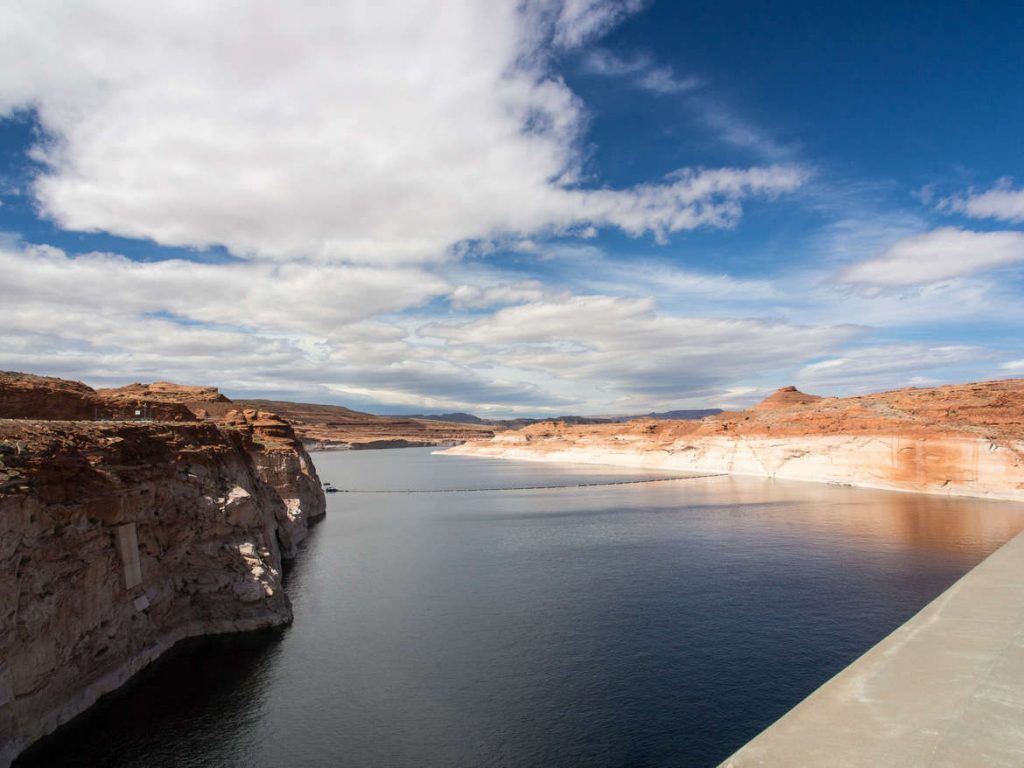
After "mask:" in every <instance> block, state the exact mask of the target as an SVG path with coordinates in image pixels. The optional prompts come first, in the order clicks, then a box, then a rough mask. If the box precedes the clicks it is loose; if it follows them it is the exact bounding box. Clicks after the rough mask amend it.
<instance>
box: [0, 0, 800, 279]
mask: <svg viewBox="0 0 1024 768" xmlns="http://www.w3.org/2000/svg"><path fill="white" fill-rule="evenodd" d="M637 7H639V6H638V4H637V3H613V2H607V1H603V2H599V1H596V0H589V1H588V0H566V1H565V2H562V3H557V2H553V1H549V2H535V3H526V4H523V3H520V2H515V1H514V0H493V2H491V1H489V2H479V1H474V0H453V1H452V2H448V3H445V6H444V11H443V12H439V11H438V7H437V5H436V3H433V2H428V0H402V2H398V0H390V1H388V0H384V1H382V2H373V3H369V2H354V3H327V4H321V3H279V2H271V1H270V0H262V1H261V2H256V3H255V4H249V5H238V4H237V3H228V2H176V3H159V4H158V3H147V2H139V3H124V2H120V3H118V2H109V1H107V2H105V1H104V0H94V1H93V2H83V3H75V4H72V5H68V4H66V3H58V2H57V1H56V0H39V2H33V3H20V4H7V5H5V6H3V7H2V9H0V30H2V31H0V71H3V72H4V73H5V77H4V78H3V79H2V80H0V115H2V114H3V113H5V112H6V113H10V112H11V111H12V110H15V109H18V108H24V107H33V108H35V110H36V111H37V114H38V117H39V120H40V121H41V123H42V125H43V127H44V128H45V129H46V130H47V131H48V132H49V133H50V135H51V136H52V141H48V142H44V143H41V144H40V145H39V146H37V147H36V150H35V155H36V158H37V159H38V160H39V161H41V162H42V163H43V164H44V167H45V169H46V170H45V172H44V173H43V174H42V175H41V176H40V177H39V178H38V179H37V180H36V182H35V185H34V194H35V196H36V197H37V199H38V201H39V203H40V205H41V207H42V210H43V211H44V212H45V213H46V214H48V215H49V216H51V217H53V218H54V219H55V220H56V221H57V222H58V223H59V224H60V225H61V226H63V227H64V228H66V229H72V230H82V231H104V232H110V233H113V234H118V235H124V236H129V237H136V238H152V239H153V240H156V241H157V242H159V243H163V244H169V245H179V246H198V247H203V246H208V245H213V244H222V245H224V246H226V247H228V248H229V249H230V250H231V251H232V252H233V253H235V254H236V255H240V256H246V257H247V256H250V255H255V256H261V257H271V258H284V259H293V258H319V259H328V260H331V259H344V260H348V261H360V262H371V263H372V262H381V261H387V262H392V263H393V262H396V261H403V260H404V261H410V260H425V259H426V260H430V259H432V260H436V259H441V258H444V256H445V254H446V253H447V252H448V249H449V248H450V247H451V246H452V245H453V244H455V243H458V242H460V241H463V240H466V239H476V238H486V237H490V236H493V235H496V234H502V233H511V234H523V235H528V234H529V233H533V232H543V231H551V230H555V231H562V230H566V229H570V228H573V227H583V226H585V225H588V224H594V225H598V226H613V227H621V228H622V229H624V230H626V231H627V232H628V233H630V234H632V235H639V234H642V233H644V232H654V233H656V234H658V235H659V236H661V237H664V236H665V235H666V234H668V233H671V232H677V231H680V230H685V229H693V228H695V227H699V226H729V225H731V224H732V223H734V222H735V221H736V219H737V217H738V216H739V214H740V201H741V199H742V198H744V197H746V196H749V195H752V194H773V193H778V192H786V191H790V190H792V189H794V188H795V187H796V186H798V185H799V184H800V183H801V180H802V175H801V172H800V171H799V170H798V169H789V168H783V167H776V168H768V169H750V170H723V171H708V172H690V173H687V174H685V178H684V179H683V180H681V181H675V182H670V183H667V184H650V185H641V186H638V187H634V188H629V189H617V190H611V189H598V190H585V189H582V188H580V187H579V186H578V181H579V178H578V174H577V170H578V167H579V165H580V162H581V159H580V156H579V153H578V146H579V140H580V138H581V135H582V134H581V132H582V129H583V126H584V124H585V117H586V115H585V110H584V107H583V105H582V104H581V103H580V101H579V100H578V99H577V98H576V96H575V95H574V94H573V93H572V92H571V91H570V90H569V88H568V87H567V86H566V85H565V83H564V82H563V81H562V80H561V79H560V78H559V77H558V76H557V75H556V74H554V73H552V72H551V71H550V69H549V68H548V66H549V64H548V62H547V58H546V56H544V55H542V54H543V52H544V48H543V46H545V45H548V44H549V41H551V40H554V42H555V44H557V45H563V46H573V45H578V44H580V43H582V42H584V41H586V40H588V39H591V38H592V37H593V36H595V35H597V34H600V33H601V32H603V31H604V30H606V29H607V27H608V26H609V25H611V24H613V23H616V22H617V21H618V20H619V19H621V18H622V17H623V16H624V15H626V14H628V13H630V12H632V11H633V10H636V8H637Z"/></svg>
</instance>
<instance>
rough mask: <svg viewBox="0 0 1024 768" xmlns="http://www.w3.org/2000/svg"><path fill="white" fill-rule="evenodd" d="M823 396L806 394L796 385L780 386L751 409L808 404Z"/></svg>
mask: <svg viewBox="0 0 1024 768" xmlns="http://www.w3.org/2000/svg"><path fill="white" fill-rule="evenodd" d="M821 399H823V398H821V397H819V396H818V395H808V394H806V393H805V392H801V391H800V390H799V389H797V388H796V387H793V386H790V387H782V388H781V389H777V390H775V391H774V392H773V393H772V394H770V395H768V397H766V398H765V399H764V400H762V401H761V402H760V403H758V404H757V405H755V406H754V407H753V408H752V409H751V410H754V411H771V410H775V409H776V408H792V407H793V406H796V405H810V404H811V403H816V402H817V401H819V400H821Z"/></svg>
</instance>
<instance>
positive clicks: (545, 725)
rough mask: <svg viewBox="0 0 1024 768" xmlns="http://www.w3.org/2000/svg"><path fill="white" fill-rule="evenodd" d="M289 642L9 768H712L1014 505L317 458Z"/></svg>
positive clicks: (80, 728)
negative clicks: (332, 489)
mask: <svg viewBox="0 0 1024 768" xmlns="http://www.w3.org/2000/svg"><path fill="white" fill-rule="evenodd" d="M314 460H315V462H316V465H317V467H318V470H319V472H320V476H321V478H322V479H323V480H324V481H329V482H331V483H333V484H334V485H335V486H337V487H339V488H344V489H357V490H358V491H361V492H354V493H353V492H350V493H336V494H331V495H329V496H328V497H327V498H328V507H329V511H328V517H327V519H326V520H325V521H324V522H323V523H321V524H320V525H318V526H316V528H315V529H314V530H313V532H312V533H311V536H310V538H309V539H308V541H307V542H306V543H305V544H304V545H303V548H302V551H301V553H300V557H299V560H298V561H297V562H296V564H295V566H294V567H293V568H292V569H291V570H290V572H289V573H288V578H287V588H288V592H289V594H290V595H291V599H292V601H293V603H294V607H295V623H294V625H293V626H291V627H289V628H286V629H283V630H280V631H275V632H270V633H264V634H260V635H257V636H249V637H245V638H235V639H231V640H227V641H216V642H204V643H199V644H195V645H193V646H190V647H188V648H186V649H183V650H179V651H178V652H176V653H175V654H173V655H172V656H171V657H169V658H166V659H164V660H162V661H161V662H159V663H158V664H156V665H155V666H154V667H152V668H151V669H150V670H148V671H147V672H146V673H144V674H143V675H142V676H140V677H139V678H138V679H137V680H136V681H135V682H133V684H131V685H130V686H129V687H128V688H127V689H126V690H124V691H121V692H119V693H117V694H115V695H113V696H110V697H108V698H106V699H104V700H103V701H102V702H101V703H100V704H99V705H98V706H97V707H95V708H94V709H93V710H91V711H90V712H89V713H87V714H86V715H84V716H83V717H81V718H79V719H78V720H76V721H75V722H74V723H73V724H71V725H70V726H69V727H66V728H65V729H63V730H62V731H61V732H60V733H59V734H58V735H57V736H55V737H53V738H51V739H48V740H46V741H45V742H43V743H42V744H40V745H39V746H38V747H37V748H35V749H34V750H32V751H31V752H30V753H29V754H28V755H26V756H25V757H24V758H23V759H22V760H21V761H19V762H18V763H17V764H16V765H17V766H19V768H27V767H28V766H33V767H34V768H35V767H37V766H48V767H49V766H104V767H106V768H115V767H116V768H128V767H129V766H131V767H132V768H162V767H163V766H175V767H177V768H180V767H182V766H185V767H193V766H194V767H196V768H199V767H202V768H222V767H224V766H232V767H234V766H237V767H239V768H241V767H243V766H245V767H246V768H249V767H252V766H256V767H258V768H263V767H266V768H271V767H272V766H273V767H274V768H280V767H282V766H284V767H287V768H293V767H294V768H306V767H308V768H333V767H334V766H373V767H380V768H389V767H394V768H398V767H399V766H401V767H403V768H404V767H405V766H409V767H412V766H416V767H420V766H423V767H428V768H435V767H436V768H461V767H463V766H466V767H475V766H513V767H520V766H522V767H524V768H525V767H530V768H532V767H534V766H536V767H537V768H541V767H543V768H555V767H558V766H595V767H597V768H603V767H609V768H610V767H612V766H616V767H617V766H712V765H716V764H717V763H718V762H719V761H721V760H722V759H724V758H725V757H727V756H728V755H729V754H731V753H732V752H733V751H734V750H735V749H737V748H738V747H740V746H741V745H742V744H743V743H745V742H746V741H747V740H749V739H750V738H751V737H753V736H754V735H756V734H757V733H758V732H759V731H760V730H761V729H763V728H764V727H765V726H767V725H769V724H770V723H771V722H773V721H774V720H775V719H777V718H778V717H779V716H781V715H782V714H784V713H785V712H786V711H787V710H788V709H789V708H791V707H792V706H793V705H795V704H796V703H797V702H799V701H800V700H801V699H802V698H803V697H804V696H806V695H807V694H809V693H810V692H811V691H813V690H814V689H815V688H816V687H817V686H819V685H820V684H822V683H823V682H825V681H826V680H827V679H828V678H829V677H831V676H832V675H833V674H835V673H836V672H838V671H839V670H840V669H842V668H843V667H844V666H846V665H847V664H848V663H850V662H851V661H853V660H854V659H855V658H856V657H857V656H859V655H860V654H861V653H863V652H864V651H866V650H867V649H868V648H870V647H871V646H872V645H873V644H874V643H876V642H877V641H879V640H881V639H882V638H883V637H884V636H885V635H886V634H888V633H889V632H890V631H892V630H893V629H895V628H896V627H897V626H898V625H899V624H901V623H902V622H903V621H905V620H906V619H908V618H909V617H910V616H912V615H913V614H914V613H916V612H917V611H918V610H919V609H920V608H921V607H923V606H924V605H925V604H926V603H927V602H928V601H929V600H931V599H932V598H934V597H935V596H937V595H938V594H939V593H940V592H942V591H943V590H944V589H945V588H946V587H948V586H949V585H950V584H952V583H953V582H954V581H955V580H956V579H957V578H958V577H959V576H961V575H962V574H963V573H965V572H966V571H967V570H969V569H970V568H971V567H972V566H973V565H975V564H976V563H977V562H979V561H980V560H981V559H983V558H984V557H985V556H986V555H987V554H988V553H990V552H991V551H992V550H994V549H995V548H997V547H998V546H999V545H1000V544H1002V543H1003V542H1004V541H1006V540H1007V539H1009V538H1010V537H1011V536H1012V535H1014V534H1015V533H1017V532H1018V531H1020V530H1022V529H1024V514H1022V509H1021V507H1020V505H1014V504H1003V503H996V502H982V501H971V500H948V499H943V498H936V497H926V496H915V495H910V494H899V493H886V492H877V491H865V490H857V489H851V488H842V487H830V486H824V485H815V484H810V483H795V482H789V483H784V482H772V481H768V480H762V479H756V478H730V477H710V478H698V479H678V480H671V481H668V482H654V483H647V484H634V485H590V486H587V487H569V488H547V489H541V490H487V491H476V492H456V493H379V492H376V493H369V492H366V491H408V490H416V489H418V490H420V491H425V490H443V489H454V488H463V489H465V488H504V489H509V488H521V487H524V486H559V485H568V486H575V485H577V484H591V483H610V482H622V481H628V480H636V479H656V478H665V477H671V476H672V475H671V474H670V473H664V472H656V473H644V472H640V471H637V470H632V469H617V468H613V467H596V466H590V467H587V466H567V465H552V464H534V463H523V462H509V461H498V460H488V459H475V458H466V457H447V456H436V455H432V453H431V450H430V449H405V450H383V451H365V452H363V451H357V452H329V453H317V454H314Z"/></svg>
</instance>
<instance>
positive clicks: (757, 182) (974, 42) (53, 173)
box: [0, 0, 1024, 415]
mask: <svg viewBox="0 0 1024 768" xmlns="http://www.w3.org/2000/svg"><path fill="white" fill-rule="evenodd" d="M165 5H166V4H165ZM703 5H704V6H705V7H694V4H688V3H674V2H646V3H644V2H637V1H636V0H624V1H623V2H607V0H535V1H531V2H525V3H520V2H512V1H511V0H510V1H509V2H499V1H495V2H486V3H485V2H479V1H478V2H472V1H471V0H465V1H462V0H453V1H452V2H446V3H444V4H440V3H437V2H426V1H425V0H423V1H422V2H420V1H410V2H402V3H399V2H394V3H390V2H375V3H356V2H354V3H347V4H344V7H339V8H333V7H327V6H325V5H323V4H313V3H309V4H307V3H296V4H287V7H285V5H284V4H280V3H270V2H257V3H254V4H251V5H249V6H247V7H245V8H243V7H241V6H238V5H237V4H226V3H216V2H213V3H210V2H203V3H198V2H197V3H188V2H183V3H179V4H174V5H173V7H164V6H161V5H157V4H153V5H150V4H148V3H127V2H113V1H112V0H108V1H106V2H100V1H99V0H96V2H84V3H78V4H75V6H74V7H71V8H69V7H67V6H66V5H64V4H61V3H58V2H47V0H42V1H41V2H38V3H32V4H10V5H9V6H7V7H2V8H0V59H3V60H2V61H0V68H2V69H3V71H4V72H5V73H6V74H5V77H4V78H3V79H2V80H0V368H4V369H13V370H28V371H33V372H37V373H44V374H51V375H59V376H66V377H72V378H78V379H83V380H85V381H87V382H88V383H90V384H94V385H98V386H100V385H110V384H121V383H126V382H129V381H148V380H153V379H171V380H177V381H182V382H185V383H204V384H207V383H209V384H216V385H218V386H220V387H221V388H222V389H223V390H224V391H226V392H227V393H228V394H229V395H234V396H254V395H261V396H271V397H291V398H301V399H307V400H315V401H321V402H337V403H343V404H347V405H351V406H353V407H359V408H366V409H370V410H375V411H378V412H411V411H425V410H426V411H438V410H452V409H460V410H472V411H475V412H479V413H482V414H490V415H512V414H531V415H532V414H536V415H541V414H553V413H569V412H574V413H639V412H645V411H648V410H663V409H668V408H677V407H707V406H719V407H740V406H743V405H746V404H749V403H751V402H753V401H755V400H757V399H758V398H760V397H761V396H763V395H764V394H765V393H766V392H768V391H770V390H772V389H774V388H776V387H778V386H781V385H784V384H790V383H795V384H797V385H798V386H801V388H804V389H807V390H810V391H814V392H818V393H822V394H851V393H859V392H866V391H872V390H877V389H883V388H892V387H900V386H908V385H918V386H922V385H931V384H937V383H945V382H956V381H967V380H977V379H988V378H1001V377H1009V376H1020V375H1024V373H1022V372H1024V341H1022V340H1021V338H1020V336H1021V334H1020V329H1021V327H1022V320H1024V309H1022V305H1024V302H1022V301H1021V295H1022V291H1024V267H1022V265H1024V168H1022V167H1021V164H1022V162H1024V156H1022V152H1021V149H1022V145H1021V136H1022V135H1024V90H1022V89H1021V84H1022V83H1024V55H1022V54H1024V50H1022V48H1024V44H1022V42H1021V40H1022V37H1021V34H1020V33H1021V30H1022V28H1024V6H1021V5H1020V4H1019V3H1009V2H1007V3H984V4H942V3H931V4H927V5H925V4H910V3H903V4H901V3H891V2H890V3H864V2H860V3H829V4H824V5H822V4H812V3H800V4H787V5H780V4H775V5H773V6H771V7H768V6H763V7H762V6H754V5H752V4H749V3H732V2H721V3H714V4H703ZM19 6H20V7H19Z"/></svg>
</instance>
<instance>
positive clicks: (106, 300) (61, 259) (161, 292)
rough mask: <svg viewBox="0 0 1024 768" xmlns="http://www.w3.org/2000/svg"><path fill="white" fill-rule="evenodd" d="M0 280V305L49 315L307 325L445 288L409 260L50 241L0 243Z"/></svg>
mask: <svg viewBox="0 0 1024 768" xmlns="http://www.w3.org/2000/svg"><path fill="white" fill-rule="evenodd" d="M0 283H2V284H3V287H4V301H3V306H2V310H0V311H3V312H4V313H10V312H12V311H15V310H18V309H19V308H26V307H34V308H35V309H36V310H37V311H38V312H39V313H41V314H44V313H48V314H49V315H51V316H52V317H53V318H54V320H55V321H56V322H57V323H60V321H61V316H62V314H61V313H62V312H63V311H65V310H66V309H68V308H71V307H81V308H83V309H84V308H88V309H91V310H93V311H95V312H97V313H99V312H106V313H115V314H127V315H147V314H158V313H162V314H165V315H170V316H174V317H176V318H180V319H183V320H186V321H192V322H196V323H207V324H220V325H230V326H233V327H236V328H250V329H259V330H264V331H272V332H276V333H287V332H305V333H317V334H328V333H331V332H333V331H336V330H337V329H339V328H341V327H343V326H347V325H349V324H351V323H353V322H356V321H359V320H365V319H368V318H371V317H373V316H376V315H379V314H382V313H388V312H395V311H398V310H402V309H405V308H407V307H412V306H416V305H419V304H423V303H425V302H427V301H429V300H430V299H431V298H434V297H436V296H441V295H443V294H444V293H446V292H447V291H448V289H449V287H448V284H447V283H446V282H445V281H444V280H443V279H442V278H440V277H438V276H437V275H435V274H433V273H431V272H427V271H425V270H423V269H420V268H417V267H391V268H388V269H384V268H381V267H372V266H352V265H340V264H317V265H310V264H306V263H296V262H291V263H286V264H269V263H265V262H244V263H229V264H198V263H195V262H190V261H182V260H178V259H172V260H167V261H158V262H135V261H131V260H129V259H126V258H124V257H123V256H116V255H111V254H99V253H93V254H88V255H85V256H79V257H77V258H69V257H68V256H67V255H66V254H64V253H63V252H62V251H60V250H58V249H56V248H50V247H28V248H26V249H24V250H10V249H4V248H0ZM28 330H31V326H29V327H28Z"/></svg>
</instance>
